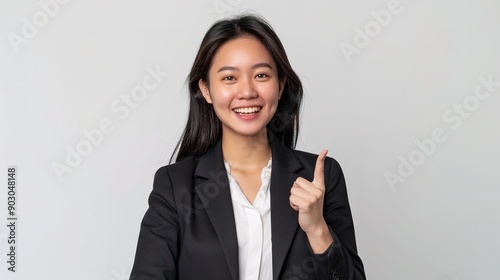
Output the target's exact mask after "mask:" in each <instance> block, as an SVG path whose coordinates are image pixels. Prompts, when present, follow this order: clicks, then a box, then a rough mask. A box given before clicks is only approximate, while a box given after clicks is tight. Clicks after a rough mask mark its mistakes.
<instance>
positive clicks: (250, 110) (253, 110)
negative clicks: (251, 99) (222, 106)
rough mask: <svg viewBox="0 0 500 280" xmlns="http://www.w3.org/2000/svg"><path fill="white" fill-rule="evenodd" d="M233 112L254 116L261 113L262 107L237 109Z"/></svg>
mask: <svg viewBox="0 0 500 280" xmlns="http://www.w3.org/2000/svg"><path fill="white" fill-rule="evenodd" d="M233 111H235V112H236V113H238V114H253V113H257V112H258V111H260V107H247V108H237V109H234V110H233Z"/></svg>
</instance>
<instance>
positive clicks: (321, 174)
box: [312, 150, 328, 186]
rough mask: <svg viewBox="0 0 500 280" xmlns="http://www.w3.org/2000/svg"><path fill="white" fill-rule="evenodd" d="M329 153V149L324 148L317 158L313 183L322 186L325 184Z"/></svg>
mask: <svg viewBox="0 0 500 280" xmlns="http://www.w3.org/2000/svg"><path fill="white" fill-rule="evenodd" d="M327 153H328V150H323V151H321V153H320V154H319V155H318V158H317V159H316V166H315V167H314V179H313V181H312V182H313V184H315V185H316V184H319V185H321V186H324V184H325V158H326V154H327Z"/></svg>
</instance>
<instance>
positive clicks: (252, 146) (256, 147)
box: [222, 129, 272, 170]
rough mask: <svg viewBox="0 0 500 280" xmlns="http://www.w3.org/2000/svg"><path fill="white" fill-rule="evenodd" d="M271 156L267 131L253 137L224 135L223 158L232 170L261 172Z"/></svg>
mask: <svg viewBox="0 0 500 280" xmlns="http://www.w3.org/2000/svg"><path fill="white" fill-rule="evenodd" d="M271 154H272V153H271V146H270V144H269V142H268V140H267V131H266V129H263V130H262V131H261V132H259V133H258V134H256V135H252V136H244V135H239V134H236V133H231V132H223V133H222V156H223V158H224V160H225V161H227V162H228V163H229V165H230V166H231V170H236V169H242V170H248V169H258V170H260V169H262V168H263V167H264V166H266V165H267V163H268V161H269V159H270V158H271Z"/></svg>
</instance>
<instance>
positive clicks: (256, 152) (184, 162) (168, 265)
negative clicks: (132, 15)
mask: <svg viewBox="0 0 500 280" xmlns="http://www.w3.org/2000/svg"><path fill="white" fill-rule="evenodd" d="M188 80H189V93H190V109H189V117H188V121H187V124H186V128H185V130H184V133H183V135H182V138H181V140H180V141H179V144H178V145H177V147H176V151H175V152H174V155H175V154H176V155H177V156H176V162H175V163H174V164H170V165H168V166H164V167H162V168H160V169H159V170H158V171H157V172H156V175H155V179H154V184H153V190H152V192H151V195H150V197H149V208H148V210H147V212H146V214H145V216H144V219H143V220H142V224H141V230H140V234H139V240H138V245H137V251H136V256H135V262H134V266H133V269H132V274H131V277H130V279H133V280H146V279H148V280H149V279H151V280H152V279H155V280H156V279H157V280H160V279H162V280H163V279H209V280H222V279H234V280H237V279H240V280H267V279H342V280H354V279H356V280H360V279H365V273H364V268H363V264H362V262H361V259H360V258H359V256H358V254H357V249H356V241H355V236H354V227H353V221H352V217H351V211H350V207H349V202H348V198H347V191H346V186H345V181H344V176H343V174H342V171H341V169H340V166H339V164H338V163H337V161H335V160H334V159H332V158H329V157H326V154H327V151H326V150H324V151H322V152H321V153H320V154H319V155H314V154H310V153H306V152H302V151H297V150H294V147H295V144H296V141H297V135H298V132H299V111H300V105H301V101H302V94H303V90H302V84H301V82H300V80H299V77H298V76H297V75H296V74H295V72H294V71H293V69H292V67H291V66H290V63H289V61H288V58H287V55H286V53H285V50H284V48H283V46H282V44H281V42H280V40H279V38H278V37H277V35H276V34H275V32H274V31H273V29H272V28H271V27H270V25H269V24H268V23H266V21H264V20H263V19H261V18H260V17H257V16H254V15H244V16H239V17H237V18H233V19H226V20H222V21H219V22H217V23H215V24H214V25H213V26H212V27H211V28H210V29H209V30H208V31H207V33H206V35H205V37H204V38H203V41H202V43H201V46H200V49H199V51H198V54H197V56H196V58H195V61H194V64H193V67H192V69H191V72H190V74H189V78H188ZM174 155H172V158H173V157H174ZM172 158H171V161H172Z"/></svg>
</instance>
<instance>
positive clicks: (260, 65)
mask: <svg viewBox="0 0 500 280" xmlns="http://www.w3.org/2000/svg"><path fill="white" fill-rule="evenodd" d="M260 67H266V68H269V69H271V70H273V67H272V66H271V65H270V64H269V63H266V62H261V63H257V64H255V65H254V66H252V69H256V68H260ZM226 70H239V69H238V67H234V66H222V67H221V68H220V69H219V70H218V71H217V73H219V72H221V71H226Z"/></svg>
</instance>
